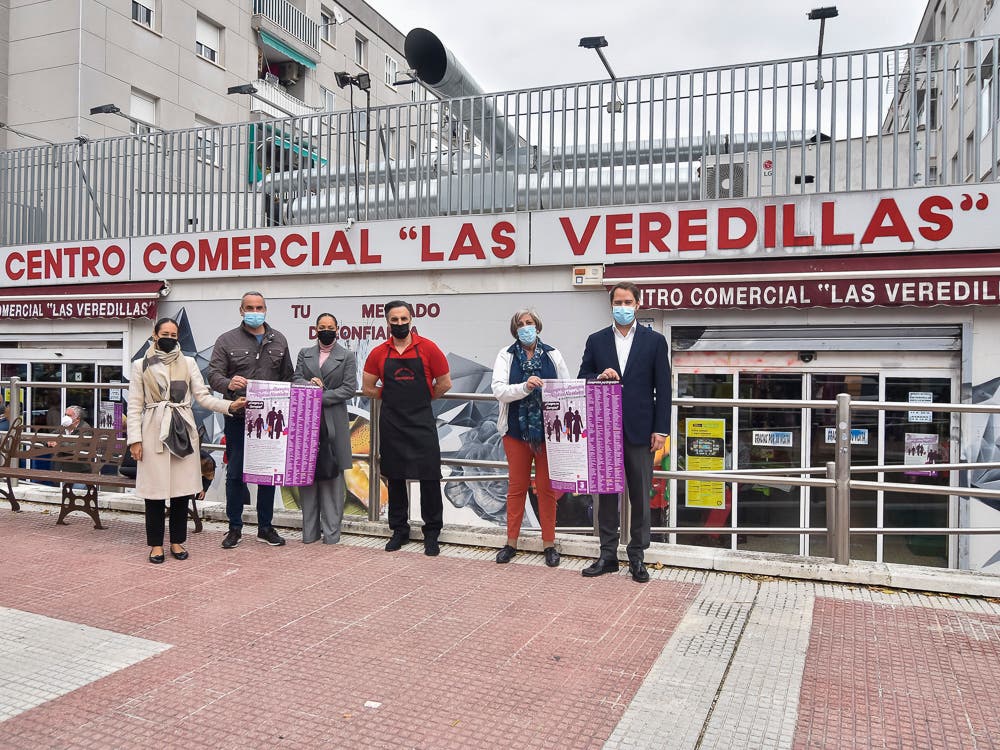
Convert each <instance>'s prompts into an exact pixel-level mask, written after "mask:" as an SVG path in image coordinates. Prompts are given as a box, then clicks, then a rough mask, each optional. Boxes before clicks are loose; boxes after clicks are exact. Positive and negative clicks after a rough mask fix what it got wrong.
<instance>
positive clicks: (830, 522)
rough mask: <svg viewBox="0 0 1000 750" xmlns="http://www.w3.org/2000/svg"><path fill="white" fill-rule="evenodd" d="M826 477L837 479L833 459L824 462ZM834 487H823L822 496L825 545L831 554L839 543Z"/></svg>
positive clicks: (835, 465)
mask: <svg viewBox="0 0 1000 750" xmlns="http://www.w3.org/2000/svg"><path fill="white" fill-rule="evenodd" d="M826 478H827V479H829V480H830V481H831V482H836V481H837V464H836V463H834V462H833V461H827V462H826ZM836 489H837V488H836V487H835V486H834V487H826V488H824V489H823V493H824V497H825V498H826V528H827V538H826V541H827V545H828V551H829V553H830V554H831V555H834V554H836V550H837V549H838V547H839V545H840V534H841V530H840V528H839V527H838V526H837V520H838V519H837V511H836V507H837V492H836Z"/></svg>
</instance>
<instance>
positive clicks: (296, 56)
mask: <svg viewBox="0 0 1000 750" xmlns="http://www.w3.org/2000/svg"><path fill="white" fill-rule="evenodd" d="M257 33H259V34H260V40H261V41H262V42H264V44H266V45H267V46H268V47H270V48H271V49H273V50H275V51H276V52H280V53H281V54H283V55H285V56H286V57H289V58H291V59H292V60H295V62H297V63H299V64H301V65H305V66H306V67H307V68H309V69H310V70H315V69H316V63H314V62H313V61H312V60H310V59H309V58H308V57H306V56H305V55H303V54H302V53H301V52H296V51H295V50H294V49H293V48H292V47H291V46H290V45H287V44H285V43H284V42H283V41H281V40H280V39H278V38H277V37H274V36H271V35H270V34H268V33H267V32H266V31H258V32H257Z"/></svg>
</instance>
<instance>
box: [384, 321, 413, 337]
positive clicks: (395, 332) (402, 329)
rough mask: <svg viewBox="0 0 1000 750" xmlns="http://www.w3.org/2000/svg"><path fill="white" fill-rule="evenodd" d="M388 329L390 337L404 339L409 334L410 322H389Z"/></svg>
mask: <svg viewBox="0 0 1000 750" xmlns="http://www.w3.org/2000/svg"><path fill="white" fill-rule="evenodd" d="M389 330H390V331H391V332H392V337H393V338H394V339H405V338H406V337H407V336H409V335H410V324H409V323H390V324H389Z"/></svg>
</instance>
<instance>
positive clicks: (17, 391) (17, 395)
mask: <svg viewBox="0 0 1000 750" xmlns="http://www.w3.org/2000/svg"><path fill="white" fill-rule="evenodd" d="M19 416H21V378H19V377H17V376H14V377H12V378H11V379H10V421H11V423H13V422H14V420H15V419H17V418H18V417H19Z"/></svg>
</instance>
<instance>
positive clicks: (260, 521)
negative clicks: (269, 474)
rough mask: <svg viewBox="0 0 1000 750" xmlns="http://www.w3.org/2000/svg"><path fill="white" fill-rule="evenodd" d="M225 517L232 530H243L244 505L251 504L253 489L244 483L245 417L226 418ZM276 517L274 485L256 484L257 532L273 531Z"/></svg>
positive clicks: (240, 415)
mask: <svg viewBox="0 0 1000 750" xmlns="http://www.w3.org/2000/svg"><path fill="white" fill-rule="evenodd" d="M224 431H225V434H226V455H227V456H228V457H229V463H228V464H227V466H226V516H227V517H228V518H229V528H230V529H242V528H243V506H244V505H249V504H250V490H248V489H247V483H246V482H244V481H243V444H244V441H245V440H246V436H247V425H246V419H245V417H244V416H243V414H239V415H238V416H236V417H230V416H227V417H226V422H225V428H224ZM273 518H274V486H273V485H257V530H258V532H259V531H263V530H264V529H269V528H271V520H272V519H273Z"/></svg>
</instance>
